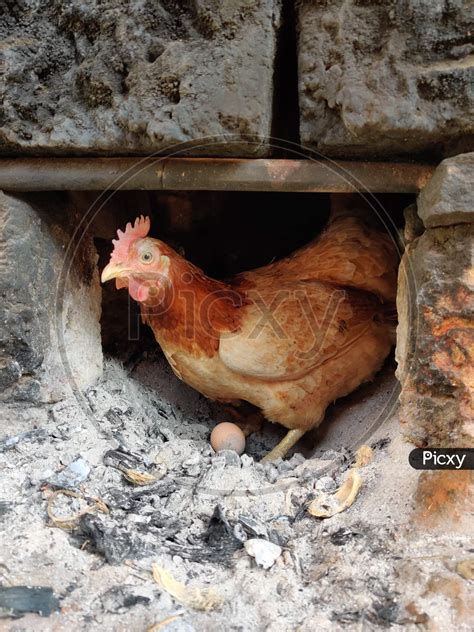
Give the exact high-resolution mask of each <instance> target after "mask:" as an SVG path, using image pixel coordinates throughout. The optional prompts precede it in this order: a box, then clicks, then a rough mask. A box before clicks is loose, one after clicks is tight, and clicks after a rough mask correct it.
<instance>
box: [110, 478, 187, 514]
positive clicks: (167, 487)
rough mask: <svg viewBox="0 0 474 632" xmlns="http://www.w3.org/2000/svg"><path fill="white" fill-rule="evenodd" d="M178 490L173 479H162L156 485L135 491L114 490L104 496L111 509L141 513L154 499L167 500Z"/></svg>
mask: <svg viewBox="0 0 474 632" xmlns="http://www.w3.org/2000/svg"><path fill="white" fill-rule="evenodd" d="M175 490H176V483H175V482H174V481H173V480H172V479H170V478H169V479H161V480H160V481H159V482H158V483H156V484H154V485H148V486H147V487H142V488H140V489H134V490H133V491H124V490H122V489H120V488H112V489H109V490H108V491H107V493H106V494H104V500H105V502H106V503H107V505H108V506H109V507H112V508H115V509H123V510H124V511H128V512H133V513H140V509H141V507H142V506H143V505H148V504H150V503H153V499H154V498H167V497H168V496H169V495H170V494H172V493H173V492H174V491H175Z"/></svg>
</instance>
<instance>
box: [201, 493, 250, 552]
mask: <svg viewBox="0 0 474 632" xmlns="http://www.w3.org/2000/svg"><path fill="white" fill-rule="evenodd" d="M202 539H203V542H205V543H206V544H207V545H208V546H210V547H211V548H212V549H214V551H215V553H216V554H221V555H229V554H230V555H232V553H234V551H236V550H237V549H240V548H241V546H242V542H241V541H240V540H238V539H237V538H236V537H235V535H234V529H233V527H232V526H231V525H230V523H229V521H228V520H227V518H226V517H225V515H224V512H223V510H222V507H221V506H220V505H216V507H215V508H214V512H213V514H212V516H211V519H210V520H209V524H208V525H207V529H206V531H205V532H204V535H203V537H202Z"/></svg>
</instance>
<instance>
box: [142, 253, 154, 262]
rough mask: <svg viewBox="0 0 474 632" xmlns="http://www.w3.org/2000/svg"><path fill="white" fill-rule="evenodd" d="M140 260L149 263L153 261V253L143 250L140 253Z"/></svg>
mask: <svg viewBox="0 0 474 632" xmlns="http://www.w3.org/2000/svg"><path fill="white" fill-rule="evenodd" d="M140 261H141V262H142V263H151V262H152V261H153V254H152V253H151V252H143V253H142V254H141V255H140Z"/></svg>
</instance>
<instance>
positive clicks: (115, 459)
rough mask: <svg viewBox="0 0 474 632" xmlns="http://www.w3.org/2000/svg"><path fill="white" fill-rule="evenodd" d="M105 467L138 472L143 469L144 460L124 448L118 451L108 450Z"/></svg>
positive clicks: (105, 455)
mask: <svg viewBox="0 0 474 632" xmlns="http://www.w3.org/2000/svg"><path fill="white" fill-rule="evenodd" d="M103 461H104V465H109V466H110V467H116V468H117V469H119V470H120V469H124V468H125V469H130V470H137V469H141V468H143V465H144V463H143V458H142V457H141V456H140V455H138V454H134V453H133V452H130V451H128V450H127V449H126V448H124V446H120V447H118V448H117V449H116V450H108V451H107V452H106V453H105V454H104V457H103Z"/></svg>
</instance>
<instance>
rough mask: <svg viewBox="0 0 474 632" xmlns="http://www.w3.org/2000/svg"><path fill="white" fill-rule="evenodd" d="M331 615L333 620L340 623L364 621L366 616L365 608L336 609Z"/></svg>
mask: <svg viewBox="0 0 474 632" xmlns="http://www.w3.org/2000/svg"><path fill="white" fill-rule="evenodd" d="M329 616H330V619H331V621H338V622H339V623H355V622H357V621H364V620H365V618H366V616H365V612H364V611H363V610H341V611H335V612H332V613H331V614H330V615H329Z"/></svg>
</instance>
